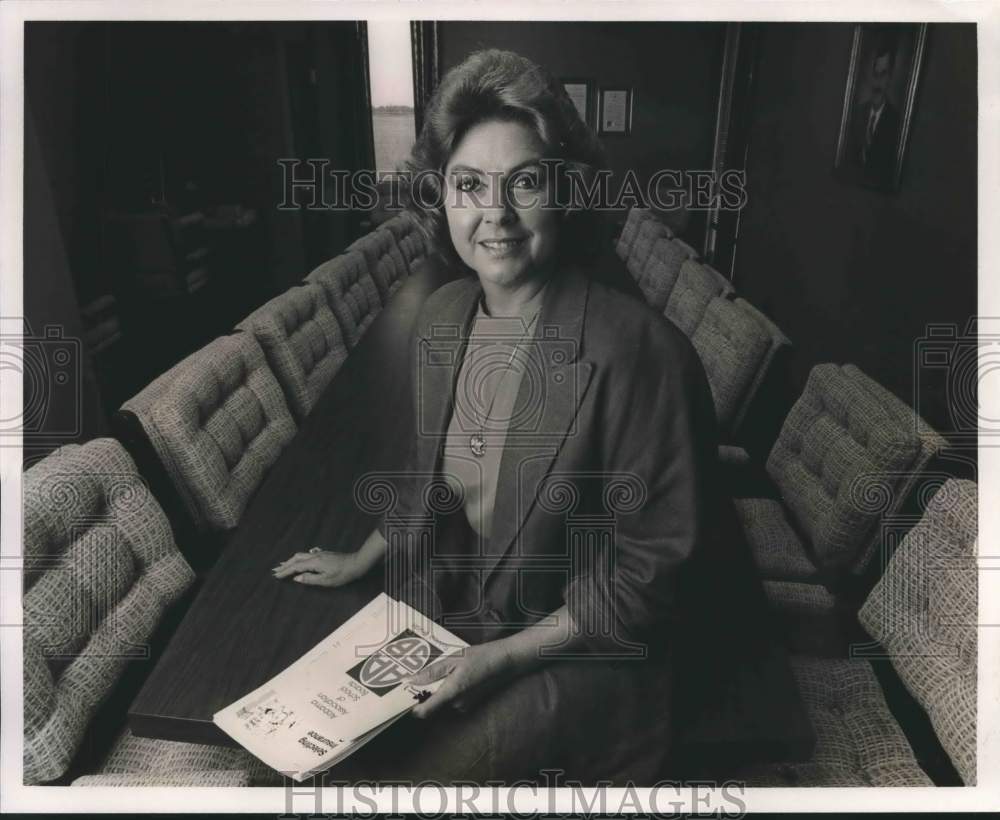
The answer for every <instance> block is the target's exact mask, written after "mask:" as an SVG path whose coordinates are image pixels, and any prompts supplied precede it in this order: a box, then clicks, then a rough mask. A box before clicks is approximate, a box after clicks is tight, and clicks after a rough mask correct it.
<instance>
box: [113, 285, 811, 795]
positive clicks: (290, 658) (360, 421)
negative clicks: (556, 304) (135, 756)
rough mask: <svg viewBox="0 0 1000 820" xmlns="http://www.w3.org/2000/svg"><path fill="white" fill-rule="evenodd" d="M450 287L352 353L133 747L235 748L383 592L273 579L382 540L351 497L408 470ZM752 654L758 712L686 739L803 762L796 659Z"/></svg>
mask: <svg viewBox="0 0 1000 820" xmlns="http://www.w3.org/2000/svg"><path fill="white" fill-rule="evenodd" d="M450 278H452V275H449V274H448V273H447V272H445V271H443V270H442V269H441V268H439V267H434V266H432V267H425V268H423V269H421V270H419V271H417V272H414V274H413V275H412V276H410V277H408V278H407V279H406V280H405V281H404V283H403V285H402V286H401V287H399V288H398V289H397V291H396V292H395V293H394V294H393V296H392V298H391V299H390V300H389V302H388V304H387V305H386V306H385V308H384V309H383V310H382V311H381V312H380V313H379V315H378V316H377V317H376V318H375V320H374V321H373V322H372V324H371V325H370V327H369V328H368V330H367V331H366V333H365V335H364V336H363V337H362V339H361V340H360V341H359V343H358V344H357V345H356V346H355V347H354V348H353V349H352V350H351V352H350V355H349V356H348V358H347V359H346V361H345V362H344V364H343V366H342V367H341V369H340V370H339V372H338V373H337V374H336V376H335V377H334V379H333V380H332V381H331V383H330V385H329V387H328V388H327V389H326V391H325V392H324V393H323V394H322V395H321V396H320V398H319V400H318V401H317V403H316V405H315V406H314V408H313V409H312V411H311V412H310V414H309V415H308V417H307V418H305V419H304V420H303V422H302V423H301V426H300V428H299V430H298V432H297V433H296V435H295V437H294V438H293V440H292V441H291V442H290V443H289V444H288V446H287V447H286V448H285V450H284V451H283V452H282V454H281V456H280V457H279V459H278V460H277V461H276V463H275V464H274V465H273V466H272V468H271V469H270V471H269V473H268V475H267V476H266V478H265V480H264V481H263V482H262V483H261V485H260V487H259V488H258V490H257V492H256V493H255V494H254V496H253V498H252V499H251V500H250V503H249V504H248V506H247V508H246V510H245V512H244V514H243V517H242V519H241V521H240V524H239V526H238V527H237V528H236V529H235V530H234V531H233V533H232V535H231V537H229V538H228V540H227V542H226V544H225V547H224V549H223V550H222V552H221V554H220V555H219V557H218V558H217V560H216V561H215V563H214V564H213V565H212V566H211V568H210V569H209V570H208V571H207V572H206V575H205V577H204V579H203V582H202V585H201V588H200V590H199V591H198V593H197V595H196V597H195V598H194V600H193V601H192V603H191V605H190V607H189V608H188V610H187V612H186V613H185V614H184V617H183V619H182V620H181V622H180V624H179V626H178V628H177V629H176V631H175V632H174V634H173V636H172V637H171V639H170V642H169V643H168V645H167V647H166V648H165V650H164V652H163V654H162V655H161V657H160V658H159V660H158V662H157V663H156V665H155V667H154V668H153V671H152V672H151V673H150V675H149V676H148V678H147V679H146V681H145V683H144V685H143V687H142V689H141V690H140V692H139V694H138V696H137V697H136V698H135V700H134V701H133V703H132V705H131V708H130V710H129V714H128V721H129V726H130V728H131V729H132V731H133V732H134V733H135V734H136V735H139V736H143V737H153V738H161V739H166V740H178V741H187V742H192V743H207V744H216V745H234V742H233V741H232V740H231V739H230V738H229V737H228V736H227V735H226V734H224V733H223V732H222V731H221V730H220V729H219V728H218V727H217V726H216V725H215V724H214V723H213V722H212V715H213V714H214V713H215V712H217V711H219V710H220V709H222V708H224V707H225V706H228V705H229V704H230V703H232V702H234V701H236V700H238V699H239V698H241V697H243V696H244V695H246V694H247V693H248V692H250V691H252V690H254V689H256V688H257V687H259V686H260V685H262V684H263V683H265V682H266V681H267V680H269V679H270V678H272V677H273V676H274V675H276V674H278V673H279V672H281V671H282V670H283V669H285V668H286V667H287V666H289V665H291V664H292V663H293V662H294V661H296V660H298V659H299V658H300V657H301V656H302V655H304V654H305V653H306V652H308V651H309V650H310V649H312V648H313V647H314V646H315V645H316V644H317V643H319V642H320V641H321V640H322V639H324V638H325V637H327V636H328V635H329V634H330V633H332V632H333V631H335V630H336V629H337V627H339V626H340V625H341V624H342V623H344V622H345V621H346V620H347V619H348V618H350V617H351V615H353V614H354V613H355V612H357V611H358V610H359V609H360V608H361V607H362V606H363V605H364V604H366V603H368V602H369V601H370V600H371V599H372V598H373V597H374V596H375V595H377V594H378V593H379V592H380V591H381V590H382V582H383V579H382V573H379V572H373V573H370V574H369V575H368V576H366V577H364V578H362V579H360V580H358V581H355V582H353V583H351V584H348V585H346V586H344V587H340V588H338V589H335V590H331V589H329V588H323V587H313V586H307V585H303V584H297V583H294V582H292V581H290V580H276V579H275V578H274V577H273V575H272V572H271V569H272V567H274V566H275V565H276V564H278V563H279V562H280V561H283V560H285V559H286V558H288V557H290V556H291V555H292V554H294V553H295V552H305V551H307V550H308V549H309V548H310V547H314V546H320V547H323V548H325V549H331V550H339V551H352V550H354V549H356V548H357V547H358V546H360V544H361V543H362V542H363V541H364V539H365V537H366V536H367V535H368V534H369V533H370V532H371V530H372V528H373V527H374V526H375V523H376V521H375V518H374V517H373V515H372V514H371V513H366V512H364V511H363V510H362V509H361V508H360V507H359V506H358V505H357V504H356V503H355V501H354V488H355V484H356V482H357V481H358V480H359V479H360V478H361V477H363V476H365V475H366V474H369V473H371V472H379V471H392V470H399V469H401V468H402V467H403V460H404V458H405V455H406V453H407V448H408V446H409V443H410V441H411V438H412V436H413V435H414V434H415V422H414V414H413V411H412V398H411V379H412V376H411V375H410V372H411V370H410V367H409V366H408V351H409V349H410V347H409V345H410V338H411V335H412V332H413V328H414V323H415V320H416V316H417V313H418V312H419V310H420V307H421V305H422V304H423V302H424V300H425V299H426V298H427V296H428V295H429V294H430V293H432V292H433V291H434V290H436V289H437V288H438V287H440V286H441V285H442V284H444V283H446V282H447V281H448V280H449V279H450ZM757 654H758V656H759V657H758V662H757V666H756V667H755V668H754V669H752V670H749V672H748V674H750V675H752V676H754V679H755V680H757V682H758V683H760V684H762V687H763V688H764V689H767V690H768V691H763V692H757V693H755V698H756V699H755V700H753V701H752V703H751V702H748V701H745V700H741V699H740V698H739V697H735V698H734V697H732V696H729V695H727V696H726V697H725V698H724V700H725V701H726V702H725V704H724V705H723V706H722V707H720V709H719V710H718V711H716V712H714V713H713V714H711V715H709V716H708V720H707V722H702V723H700V724H699V725H698V726H695V727H691V730H690V731H691V734H692V735H694V736H698V737H697V739H698V740H699V741H700V742H704V741H705V740H706V739H707V741H708V745H709V746H711V745H712V741H713V739H714V738H715V737H716V736H718V737H720V738H721V737H722V736H726V739H727V741H732V738H733V737H736V746H731V749H737V750H738V754H740V755H743V754H751V755H752V756H757V754H758V752H759V749H757V751H754V750H752V749H744V748H741V747H739V736H740V733H741V732H744V733H751V734H756V735H757V736H758V737H759V736H760V734H761V732H763V733H764V734H767V733H771V734H772V737H771V739H770V740H769V741H768V742H765V744H764V746H765V748H764V754H765V755H767V756H771V757H773V756H775V755H777V756H781V757H782V758H783V759H788V757H789V756H791V757H801V756H802V755H804V754H807V753H808V751H809V749H810V748H811V745H812V732H811V729H810V727H809V722H808V719H807V717H806V716H805V711H804V709H803V708H802V704H801V701H800V699H799V697H798V692H797V690H796V689H795V685H794V683H793V682H792V679H791V676H790V673H789V671H788V666H787V658H785V657H784V655H783V652H782V650H781V648H780V647H777V648H776V647H775V646H774V644H773V643H768V644H767V645H766V647H765V648H764V649H763V650H762V651H760V652H758V653H757ZM761 664H763V666H764V668H765V673H764V674H762V672H761V666H760V665H761ZM767 670H770V672H772V673H774V674H767V673H766V672H767ZM774 681H777V682H778V683H777V684H775V683H774ZM394 729H395V727H393V729H390V730H389V732H387V733H386V734H389V733H391V732H392V731H394ZM378 741H379V739H376V741H375V742H373V743H371V744H369V746H367V747H365V748H363V749H361V750H360V751H359V752H358V753H357V755H356V756H355V757H352V758H349V759H348V760H346V761H344V762H343V763H341V764H338V767H337V769H338V771H340V772H348V771H352V770H355V771H357V772H360V774H361V775H363V774H364V772H363V770H361V769H359V768H358V767H359V766H363V765H364V760H365V759H366V758H367V759H369V760H370V759H371V758H370V756H371V755H373V754H378ZM768 744H770V745H768Z"/></svg>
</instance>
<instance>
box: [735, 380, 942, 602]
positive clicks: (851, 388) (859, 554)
mask: <svg viewBox="0 0 1000 820" xmlns="http://www.w3.org/2000/svg"><path fill="white" fill-rule="evenodd" d="M859 374H860V376H859ZM872 384H873V383H872V381H871V379H869V378H868V377H866V376H864V374H861V373H860V371H859V370H858V369H857V368H856V367H853V366H851V365H847V366H843V367H842V366H840V365H836V364H820V365H816V366H815V367H814V368H813V369H812V371H811V372H810V374H809V378H808V380H807V382H806V386H805V389H804V391H803V393H802V395H801V396H800V397H799V399H798V401H797V402H796V403H795V405H794V406H793V407H792V409H791V411H790V412H789V414H788V416H787V418H786V419H785V422H784V424H783V426H782V429H781V432H780V434H779V436H778V439H777V441H776V442H775V444H774V447H773V448H772V450H771V453H770V455H769V456H768V460H767V464H766V470H767V473H768V475H769V476H770V478H771V480H772V481H773V482H774V485H775V487H776V489H777V491H778V494H779V495H780V500H779V499H778V498H740V499H736V507H737V511H738V512H739V514H740V518H741V520H742V523H743V527H744V531H745V533H746V536H747V539H748V540H749V542H750V546H751V548H752V550H753V552H754V556H755V558H756V560H757V563H758V566H759V568H760V570H761V573H762V574H763V576H764V577H765V578H766V579H768V580H776V581H808V582H811V583H829V582H831V581H835V580H836V579H838V578H842V577H844V576H846V575H850V574H860V573H861V572H863V571H864V569H865V567H867V566H868V563H869V562H870V560H871V557H872V555H873V554H874V552H875V550H876V548H877V545H878V544H879V543H880V541H881V530H880V527H879V522H880V521H882V520H883V519H884V518H885V517H888V516H891V515H893V514H894V513H895V512H896V511H898V510H899V508H900V506H901V505H902V504H903V502H904V501H905V499H906V496H907V495H908V494H909V491H910V490H911V489H912V488H913V486H914V483H915V482H916V481H917V480H918V479H919V477H920V475H921V473H922V471H923V470H924V468H925V467H926V465H927V462H928V461H929V460H930V458H931V457H932V456H933V455H934V454H935V453H936V452H937V451H938V450H940V449H941V448H942V447H943V446H944V444H945V441H944V439H943V438H941V436H939V435H937V434H936V433H934V431H933V430H931V429H930V428H929V427H928V426H927V424H926V423H925V422H923V421H922V420H920V419H919V417H917V415H916V414H915V413H914V412H913V411H912V410H910V409H909V408H908V407H907V406H906V405H905V404H904V403H903V402H901V401H900V400H899V399H897V398H896V397H895V396H893V395H892V394H890V393H889V392H888V391H887V390H885V389H884V388H878V389H877V390H876V389H873V388H872Z"/></svg>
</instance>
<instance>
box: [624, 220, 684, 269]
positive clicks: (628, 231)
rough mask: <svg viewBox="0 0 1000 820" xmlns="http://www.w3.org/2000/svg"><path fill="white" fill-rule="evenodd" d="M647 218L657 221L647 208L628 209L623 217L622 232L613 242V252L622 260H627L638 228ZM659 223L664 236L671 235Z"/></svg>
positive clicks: (665, 227)
mask: <svg viewBox="0 0 1000 820" xmlns="http://www.w3.org/2000/svg"><path fill="white" fill-rule="evenodd" d="M648 220H653V221H655V222H659V220H658V219H657V218H656V216H655V215H654V214H653V213H652V211H650V210H649V208H632V209H631V210H629V212H628V216H627V217H626V219H625V225H624V227H623V228H622V232H621V233H620V234H619V235H618V241H617V242H616V243H615V252H616V253H617V254H618V258H619V259H621V260H622V262H628V259H629V256H630V254H631V253H632V245H633V243H634V242H635V240H636V237H637V236H638V235H639V229H640V228H641V227H642V226H643V225H644V224H645V223H646V222H647V221H648ZM660 224H661V225H662V227H663V228H664V229H665V230H666V233H665V234H664V235H665V236H668V237H669V236H673V233H671V231H670V229H669V228H667V226H666V225H663V224H662V223H660Z"/></svg>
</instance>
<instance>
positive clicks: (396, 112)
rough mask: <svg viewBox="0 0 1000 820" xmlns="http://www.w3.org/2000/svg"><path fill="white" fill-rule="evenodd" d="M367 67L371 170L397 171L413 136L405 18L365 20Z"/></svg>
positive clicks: (408, 30)
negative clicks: (372, 167)
mask: <svg viewBox="0 0 1000 820" xmlns="http://www.w3.org/2000/svg"><path fill="white" fill-rule="evenodd" d="M368 66H369V69H368V70H369V74H370V76H371V100H372V133H373V135H374V138H375V170H376V171H379V172H391V171H397V170H400V167H401V164H402V162H403V160H404V159H406V157H407V156H409V153H410V149H411V148H413V142H414V140H415V139H416V130H415V126H414V119H413V58H412V53H411V50H410V23H409V21H407V20H374V21H373V20H369V21H368Z"/></svg>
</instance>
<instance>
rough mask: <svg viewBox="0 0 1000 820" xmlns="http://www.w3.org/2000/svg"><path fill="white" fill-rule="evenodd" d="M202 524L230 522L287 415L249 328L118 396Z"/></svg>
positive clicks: (288, 432) (276, 452)
mask: <svg viewBox="0 0 1000 820" xmlns="http://www.w3.org/2000/svg"><path fill="white" fill-rule="evenodd" d="M119 412H120V413H121V414H130V415H131V416H132V417H133V418H134V419H135V421H136V422H138V425H139V426H140V427H141V429H142V431H143V433H144V435H145V436H146V438H147V439H148V441H149V443H150V444H151V445H152V448H153V450H154V451H155V453H156V456H157V457H158V459H159V461H160V462H161V464H162V466H163V468H164V469H165V471H166V473H167V475H168V476H169V478H170V480H171V483H172V484H173V487H174V488H175V489H176V490H177V493H178V494H179V495H180V497H181V499H182V501H183V502H184V506H185V507H186V509H187V512H188V514H189V515H190V516H191V518H192V520H193V521H194V522H195V524H196V525H197V526H198V527H199V528H200V529H203V530H228V529H231V528H232V527H235V526H236V525H237V524H238V523H239V520H240V516H241V515H242V513H243V510H244V508H245V507H246V504H247V502H248V501H249V500H250V497H251V495H252V494H253V493H254V491H255V490H256V489H257V487H258V486H259V484H260V482H261V481H262V480H263V478H264V476H265V475H266V474H267V472H268V470H269V469H270V467H271V466H272V465H273V464H274V462H275V461H277V459H278V457H279V456H280V455H281V451H282V449H283V448H284V447H285V445H287V444H288V442H289V441H291V439H292V437H293V436H294V435H295V431H296V426H295V421H294V419H293V418H292V416H291V413H290V412H289V410H288V405H287V404H286V402H285V396H284V394H283V392H282V389H281V386H280V385H279V384H278V381H277V379H276V378H275V376H274V374H273V373H272V372H271V368H270V367H269V366H268V363H267V360H266V358H265V355H264V351H263V350H262V349H261V346H260V344H259V343H258V342H257V340H256V339H255V338H254V336H253V334H251V333H245V332H242V331H238V332H236V333H233V334H231V335H229V336H221V337H219V338H218V339H215V340H214V341H212V342H210V343H209V344H207V345H206V346H205V347H203V348H202V349H201V350H198V351H196V352H195V353H193V354H191V355H190V356H188V357H187V358H186V359H184V360H183V361H181V362H180V363H179V364H177V365H175V366H174V367H173V368H171V369H170V370H169V371H167V372H166V373H165V374H163V375H162V376H160V377H159V378H158V379H156V380H155V381H154V382H153V383H151V384H150V385H149V386H148V387H147V388H145V389H144V390H142V391H141V392H140V393H138V394H137V395H136V396H134V397H133V398H131V399H129V400H128V401H127V402H125V403H124V404H123V405H122V407H121V410H120V411H119Z"/></svg>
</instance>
